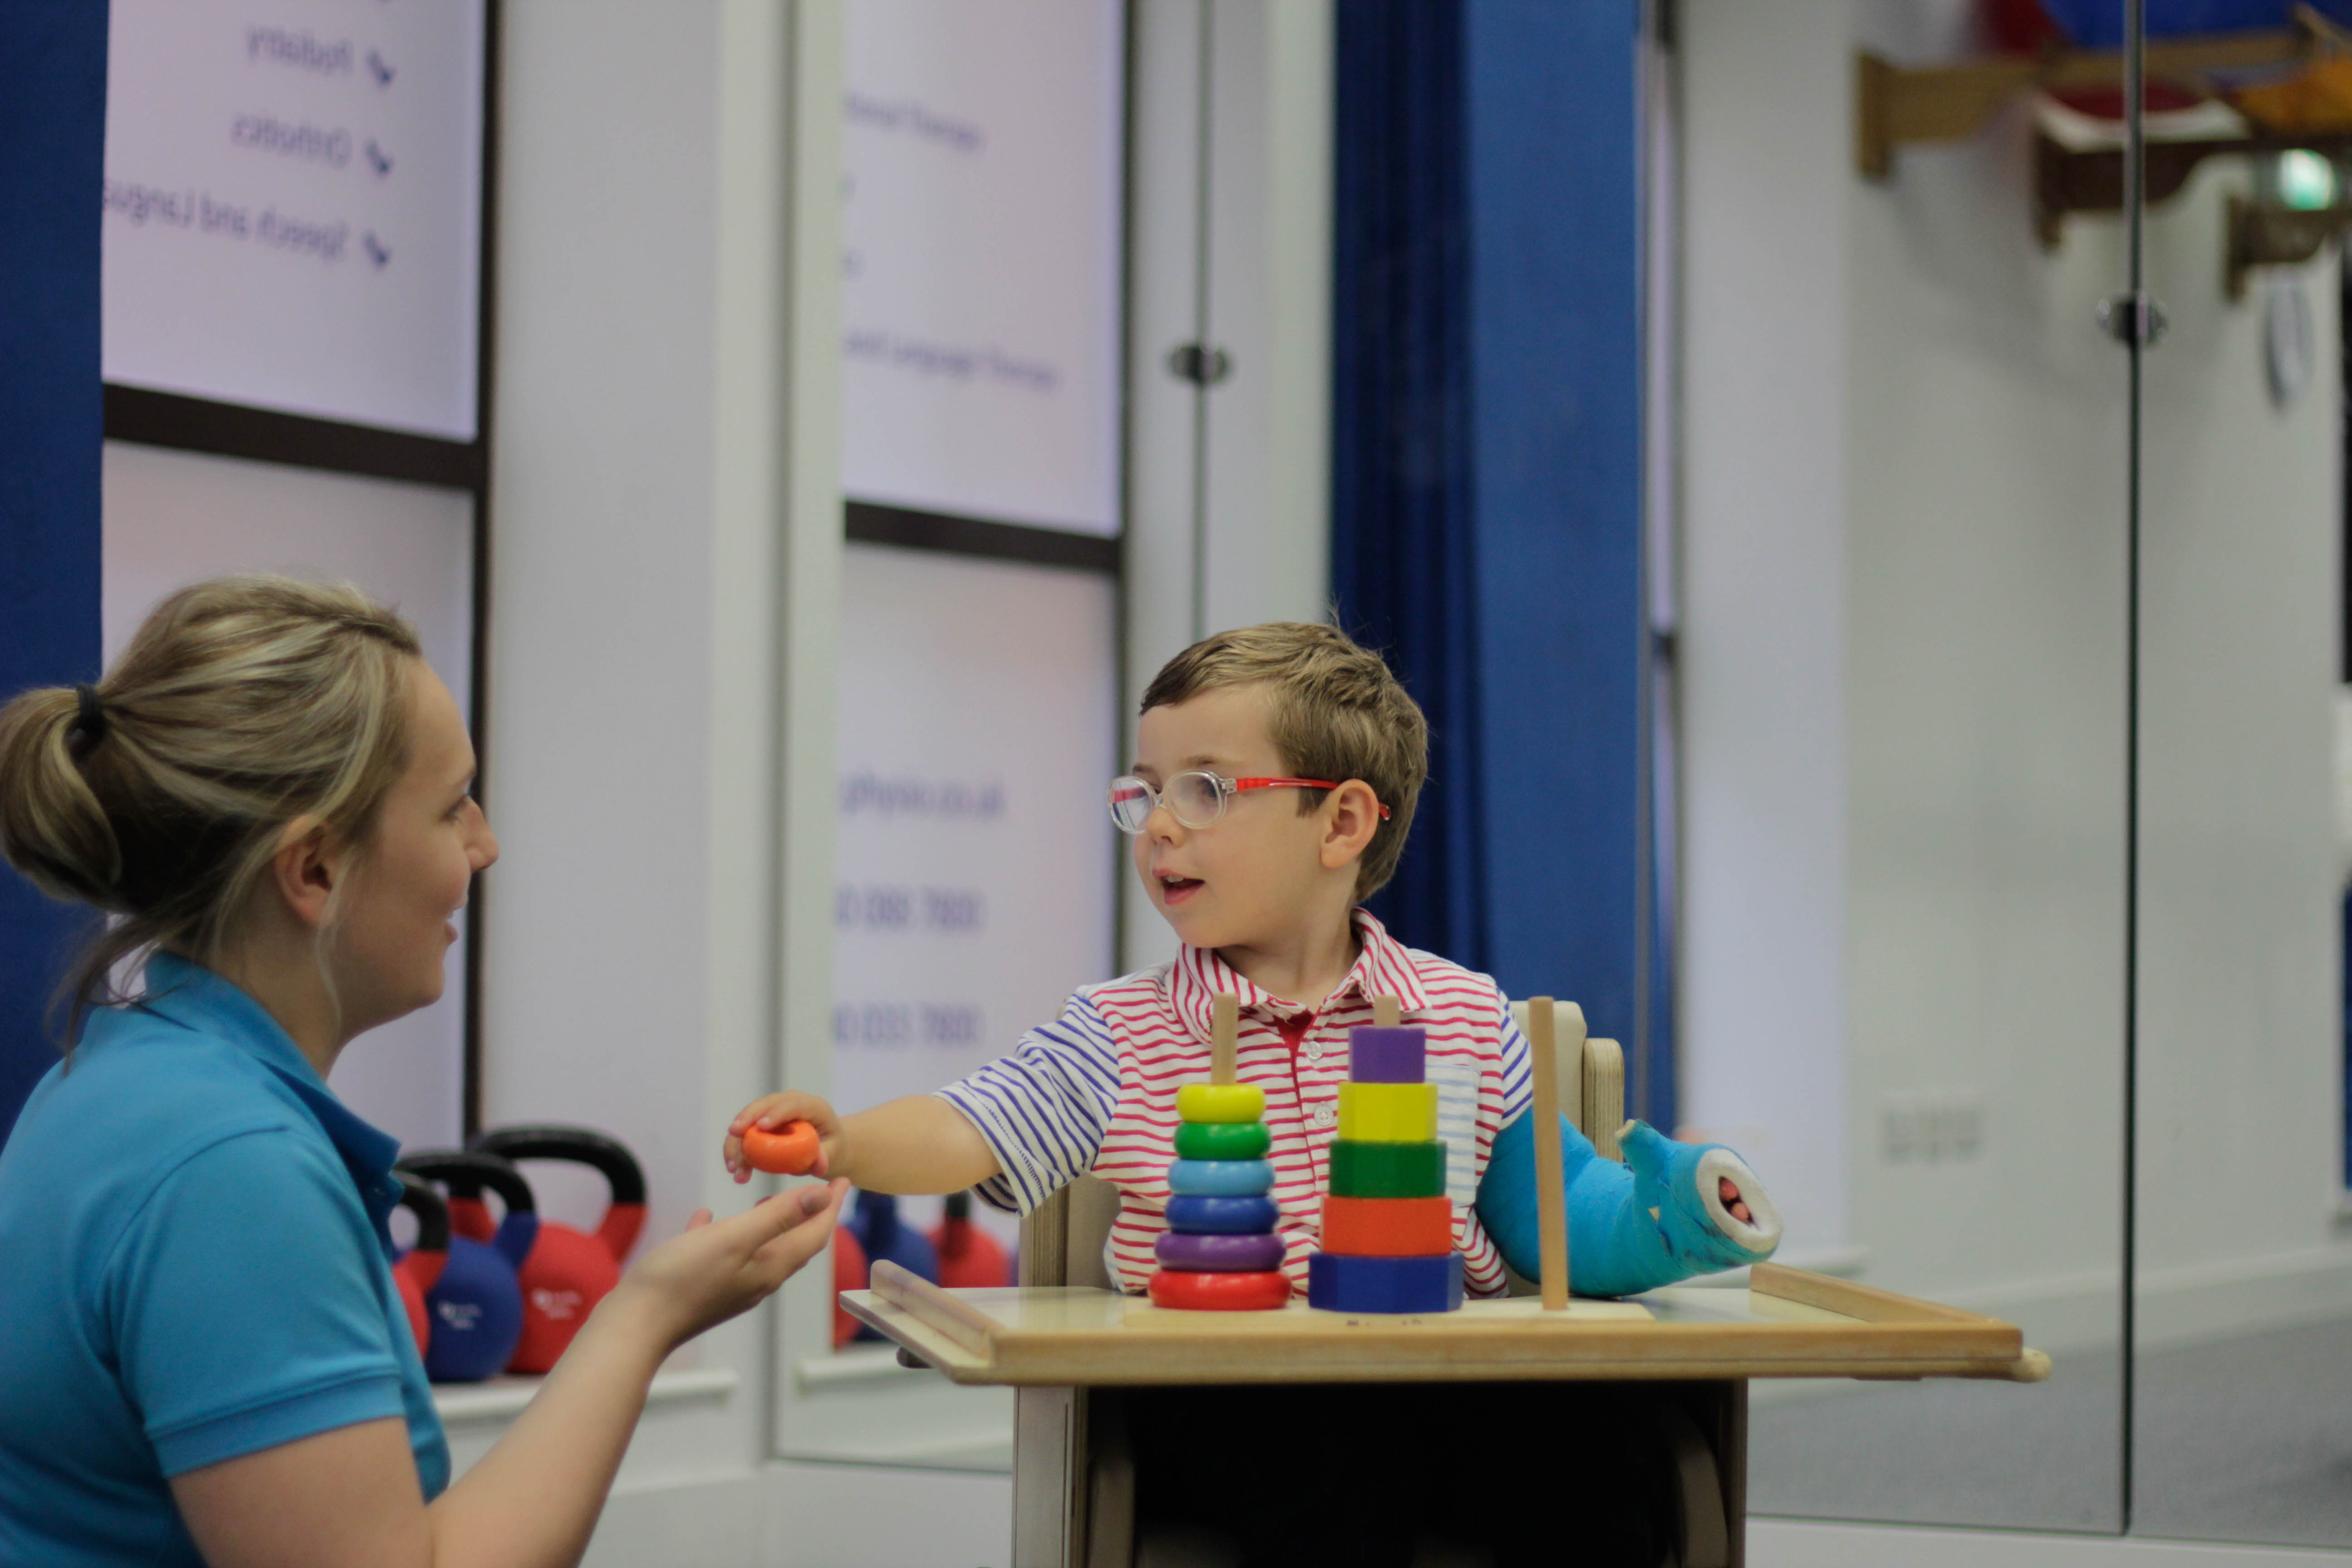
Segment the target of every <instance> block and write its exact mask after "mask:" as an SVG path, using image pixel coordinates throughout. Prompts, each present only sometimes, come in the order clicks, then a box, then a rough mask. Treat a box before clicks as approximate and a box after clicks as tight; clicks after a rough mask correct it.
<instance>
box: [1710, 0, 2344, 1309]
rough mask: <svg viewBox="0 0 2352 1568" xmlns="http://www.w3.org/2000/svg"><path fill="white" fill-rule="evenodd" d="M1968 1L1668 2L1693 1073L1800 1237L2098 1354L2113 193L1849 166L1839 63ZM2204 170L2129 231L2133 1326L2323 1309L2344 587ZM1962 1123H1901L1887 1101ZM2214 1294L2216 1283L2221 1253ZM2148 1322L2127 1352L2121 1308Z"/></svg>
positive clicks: (2115, 986) (1795, 1241)
mask: <svg viewBox="0 0 2352 1568" xmlns="http://www.w3.org/2000/svg"><path fill="white" fill-rule="evenodd" d="M1968 26H1969V9H1968V8H1967V7H1965V6H1963V5H1958V4H1957V3H1956V0H1954V3H1939V4H1937V5H1929V6H1905V7H1899V8H1898V7H1895V6H1891V5H1887V6H1880V5H1852V4H1848V3H1846V0H1829V3H1812V4H1794V3H1784V4H1781V5H1769V6H1763V7H1759V6H1756V5H1735V4H1728V3H1717V0H1699V3H1695V4H1692V5H1689V6H1687V7H1686V8H1685V10H1684V12H1683V14H1682V34H1681V38H1682V49H1683V56H1682V68H1683V70H1684V71H1685V80H1684V83H1683V100H1684V103H1685V138H1684V145H1683V156H1684V160H1685V188H1684V192H1683V203H1684V205H1683V222H1684V225H1685V233H1686V235H1687V237H1688V249H1687V251H1686V253H1685V310H1686V312H1687V314H1686V318H1685V342H1686V345H1687V346H1686V349H1685V361H1684V364H1683V381H1684V388H1685V391H1684V405H1683V409H1684V418H1685V425H1684V430H1683V444H1684V451H1685V466H1684V471H1683V479H1684V483H1685V492H1684V505H1683V517H1682V526H1683V547H1684V552H1685V563H1684V574H1685V576H1684V584H1683V586H1684V591H1685V600H1684V603H1685V633H1684V638H1683V651H1684V660H1685V666H1684V670H1685V683H1686V685H1685V692H1686V696H1685V735H1684V741H1685V753H1686V759H1687V763H1686V773H1685V788H1686V795H1685V814H1686V815H1685V910H1686V913H1685V948H1684V973H1683V976H1682V984H1683V987H1684V991H1683V1004H1684V1014H1683V1017H1684V1020H1685V1064H1686V1068H1685V1070H1686V1073H1687V1077H1686V1079H1685V1097H1686V1105H1687V1106H1688V1108H1689V1115H1690V1119H1691V1120H1692V1121H1694V1122H1697V1123H1701V1124H1704V1125H1706V1126H1708V1127H1710V1128H1713V1129H1717V1130H1718V1131H1723V1132H1726V1133H1729V1134H1731V1135H1733V1136H1734V1138H1735V1140H1736V1139H1737V1138H1738V1135H1739V1134H1740V1133H1741V1131H1743V1130H1746V1129H1751V1128H1753V1129H1760V1131H1761V1135H1760V1136H1756V1137H1752V1138H1751V1141H1752V1142H1755V1143H1757V1144H1758V1145H1759V1147H1757V1148H1756V1149H1755V1150H1754V1151H1753V1152H1755V1153H1756V1155H1757V1158H1758V1163H1759V1167H1760V1169H1761V1170H1762V1171H1763V1173H1765V1174H1766V1175H1767V1177H1768V1179H1769V1180H1771V1181H1772V1182H1773V1183H1774V1185H1775V1190H1776V1193H1777V1194H1779V1195H1780V1199H1781V1204H1782V1208H1783V1210H1784V1212H1785V1213H1787V1214H1788V1215H1789V1216H1790V1249H1791V1250H1792V1251H1802V1250H1804V1249H1807V1248H1810V1247H1818V1246H1822V1245H1824V1244H1829V1243H1834V1242H1847V1243H1853V1244H1858V1245H1859V1246H1860V1247H1864V1248H1865V1249H1866V1252H1867V1257H1868V1268H1867V1277H1868V1278H1870V1279H1874V1280H1877V1281H1879V1282H1882V1283H1885V1284H1888V1285H1891V1286H1894V1287H1895V1288H1897V1289H1916V1290H1919V1291H1922V1292H1925V1293H1927V1294H1931V1295H1940V1296H1943V1297H1946V1298H1948V1299H1957V1300H1964V1301H1968V1302H1970V1303H1974V1304H1980V1305H1982V1306H1984V1307H1985V1308H1987V1309H1988V1310H2001V1311H2004V1312H2007V1313H2010V1314H2012V1315H2014V1316H2016V1317H2017V1318H2019V1319H2020V1320H2021V1321H2023V1322H2024V1323H2025V1325H2026V1327H2027V1330H2028V1333H2029V1337H2030V1338H2033V1339H2034V1340H2035V1341H2036V1342H2051V1343H2053V1344H2056V1345H2062V1346H2063V1345H2081V1344H2088V1343H2095V1342H2099V1341H2100V1340H2102V1339H2105V1340H2107V1341H2109V1342H2111V1341H2112V1338H2113V1334H2114V1331H2115V1327H2116V1281H2117V1272H2116V1270H2117V1268H2118V1265H2119V1259H2120V1220H2119V1216H2120V1212H2121V1207H2122V1203H2121V1198H2122V1194H2121V1190H2120V1172H2121V1143H2120V1140H2121V1121H2120V1112H2121V1104H2122V1092H2123V1090H2122V1073H2121V1062H2122V1038H2123V1026H2124V1008H2123V990H2122V985H2123V981H2122V976H2123V966H2124V940H2125V938H2124V905H2123V877H2124V837H2123V834H2124V818H2123V807H2124V789H2125V763H2126V754H2125V747H2126V732H2125V699H2124V689H2125V658H2124V638H2125V612H2126V604H2125V593H2126V577H2125V571H2126V557H2125V551H2126V536H2125V517H2126V505H2125V501H2126V497H2125V483H2124V474H2125V460H2126V447H2125V429H2126V426H2125V413H2126V383H2125V374H2126V362H2125V358H2124V356H2123V354H2122V353H2121V352H2120V351H2119V350H2118V349H2117V348H2116V345H2114V344H2113V343H2112V342H2108V341H2106V340H2105V339H2104V338H2103V337H2102V336H2101V335H2100V334H2099V333H2098V332H2097V331H2096V330H2095V326H2094V324H2093V321H2094V312H2095V306H2096V303H2097V301H2098V300H2100V299H2101V298H2102V297H2103V296H2104V295H2105V294H2107V293H2110V292H2112V291H2114V290H2115V289H2118V288H2120V287H2121V282H2122V278H2123V265H2124V263H2123V254H2122V243H2121V228H2120V225H2119V224H2118V222H2117V221H2116V220H2115V219H2113V218H2095V217H2080V216H2078V217H2075V218H2073V219H2071V220H2069V222H2068V224H2067V226H2066V232H2065V236H2064V238H2063V243H2062V245H2061V246H2060V247H2058V248H2056V249H2055V250H2053V251H2045V250H2043V249H2042V247H2040V246H2039V245H2038V244H2037V243H2036V241H2035V240H2034V238H2033V236H2032V228H2031V223H2030V215H2029V210H2028V205H2027V204H2028V194H2029V192H2030V190H2031V180H2032V166H2031V134H2032V126H2031V123H2030V121H2029V120H2028V119H2027V118H2026V115H2025V111H2024V110H2015V111H2012V112H2011V113H2009V114H2008V115H2006V116H2005V117H2003V118H2002V119H2001V120H2000V121H1999V122H1998V123H1996V124H1995V125H1994V126H1992V127H1991V128H1990V129H1989V130H1988V131H1987V132H1985V133H1984V134H1983V135H1981V136H1980V137H1979V138H1977V139H1975V140H1973V141H1971V142H1967V143H1962V144H1957V145H1953V146H1948V147H1926V148H1921V147H1912V148H1906V149H1904V150H1903V151H1902V152H1901V153H1900V154H1899V156H1898V161H1897V174H1896V177H1895V180H1894V181H1893V182H1892V183H1891V184H1887V185H1885V186H1875V185H1871V184H1865V183H1864V182H1862V181H1861V180H1860V179H1859V177H1858V176H1856V175H1855V174H1853V154H1852V149H1851V143H1850V140H1849V138H1850V135H1851V130H1850V127H1851V125H1852V100H1851V90H1850V87H1851V83H1850V75H1851V70H1852V65H1851V55H1852V50H1853V47H1855V46H1856V44H1857V43H1866V44H1868V45H1870V46H1871V47H1877V48H1879V49H1881V50H1883V51H1885V52H1886V53H1887V54H1889V55H1890V56H1892V57H1893V58H1896V59H1904V60H1921V59H1932V58H1946V57H1950V56H1955V55H1959V54H1963V53H1966V52H1967V51H1968V49H1969V47H1970V45H1971V40H1970V38H1969V31H1968ZM2243 179H2244V174H2243V171H2242V168H2241V169H2233V168H2231V167H2230V166H2229V165H2228V164H2226V163H2214V164H2211V165H2209V166H2208V168H2207V169H2206V170H2205V171H2204V172H2202V173H2200V175H2199V177H2198V179H2197V181H2196V182H2195V183H2194V184H2192V186H2191V188H2190V190H2189V192H2188V193H2187V194H2186V195H2184V196H2183V197H2182V198H2181V199H2180V200H2179V202H2178V203H2176V204H2174V205H2172V206H2170V207H2168V208H2167V209H2165V210H2163V211H2162V212H2161V213H2159V214H2158V216H2156V217H2154V218H2153V219H2152V220H2151V223H2150V227H2149V236H2150V281H2151V284H2152V286H2153V288H2154V289H2155V290H2156V291H2157V293H2158V295H2159V296H2160V297H2161V298H2162V299H2163V300H2164V302H2165V304H2166V307H2167V309H2168V310H2169V312H2170V313H2171V316H2172V319H2173V321H2174V330H2173V331H2172V334H2171V335H2170V337H2168V339H2167V341H2166V342H2164V343H2163V345H2162V346H2160V347H2159V348H2158V349H2157V350H2156V351H2154V353H2151V354H2150V355H2149V356H2148V360H2147V364H2148V381H2147V386H2148V426H2147V431H2148V459H2147V470H2146V473H2147V495H2148V505H2147V510H2146V518H2147V524H2146V527H2147V532H2146V542H2145V547H2144V556H2143V559H2144V562H2145V565H2146V572H2147V579H2146V584H2145V589H2144V594H2143V599H2142V603H2143V605H2144V607H2145V613H2146V616H2147V621H2146V626H2145V629H2144V642H2143V647H2144V649H2145V651H2146V659H2145V664H2144V671H2143V679H2144V680H2145V683H2146V684H2145V705H2144V709H2143V712H2144V716H2145V721H2146V725H2147V731H2146V736H2145V744H2144V748H2143V752H2142V758H2141V762H2142V770H2141V776H2142V781H2143V788H2144V795H2143V799H2144V802H2145V806H2146V811H2147V817H2146V822H2145V826H2144V832H2143V838H2142V844H2143V851H2144V860H2143V875H2144V884H2143V897H2142V901H2141V906H2140V908H2141V911H2142V920H2143V931H2142V939H2143V940H2142V946H2141V951H2140V966H2141V974H2142V977H2143V990H2142V994H2141V1001H2142V1013H2141V1019H2142V1025H2141V1027H2142V1033H2141V1050H2140V1058H2139V1059H2140V1063H2141V1071H2140V1084H2141V1094H2142V1106H2143V1120H2142V1131H2143V1135H2144V1138H2145V1140H2146V1141H2145V1142H2143V1144H2142V1165H2141V1169H2142V1184H2141V1208H2140V1213H2141V1216H2142V1229H2141V1237H2142V1242H2143V1252H2142V1256H2141V1268H2142V1274H2141V1283H2142V1301H2143V1308H2144V1318H2143V1331H2144V1334H2146V1335H2147V1336H2150V1337H2155V1338H2163V1337H2175V1338H2177V1337H2181V1336H2185V1335H2189V1334H2194V1333H2205V1332H2214V1331H2222V1330H2224V1329H2227V1328H2229V1327H2231V1326H2232V1325H2233V1324H2234V1325H2237V1326H2241V1327H2242V1326H2246V1325H2249V1324H2252V1323H2254V1322H2259V1321H2281V1320H2284V1319H2285V1318H2289V1317H2294V1316H2303V1315H2309V1314H2311V1313H2314V1312H2322V1311H2327V1310H2347V1308H2352V1256H2347V1252H2346V1251H2345V1250H2344V1249H2343V1248H2342V1247H2341V1246H2340V1245H2339V1244H2338V1243H2337V1242H2336V1239H2335V1234H2334V1231H2333V1230H2332V1228H2331V1226H2332V1213H2333V1208H2332V1205H2333V1194H2334V1178H2333V1169H2334V1165H2335V1163H2336V1159H2337V1157H2338V1151H2339V1149H2340V1131H2339V1130H2338V1129H2337V1128H2336V1121H2335V1119H2336V1117H2337V1116H2338V1115H2340V1105H2341V1098H2340V1093H2339V1091H2338V1087H2337V1084H2338V1080H2337V1069H2336V1053H2337V1050H2338V1048H2339V1044H2338V1041H2337V1039H2336V1030H2337V1028H2338V1026H2337V1024H2336V1022H2335V1021H2334V1017H2333V1012H2334V1000H2333V998H2334V991H2333V987H2334V985H2335V984H2336V981H2335V960H2334V958H2333V952H2334V947H2333V944H2334V942H2335V941H2336V928H2335V923H2334V922H2335V917H2334V910H2333V907H2332V902H2331V891H2330V889H2331V884H2330V881H2329V878H2330V876H2331V875H2332V870H2331V867H2332V865H2333V860H2332V851H2331V849H2330V845H2331V843H2332V837H2331V835H2332V831H2333V830H2332V827H2331V826H2330V820H2331V819H2330V817H2329V816H2328V810H2327V799H2328V796H2327V781H2328V771H2327V770H2328V750H2327V748H2328V745H2329V737H2330V734H2331V733H2332V731H2331V730H2330V722H2331V721H2330V719H2329V716H2328V707H2327V701H2328V698H2327V693H2328V689H2329V683H2330V681H2331V679H2332V678H2333V663H2334V653H2333V648H2334V642H2333V638H2334V636H2335V610H2334V602H2333V595H2334V594H2335V592H2336V582H2337V578H2336V568H2335V545H2334V540H2335V536H2336V528H2337V523H2336V521H2335V520H2336V507H2337V505H2338V504H2339V503H2338V500H2337V497H2338V494H2339V491H2338V484H2339V480H2338V477H2337V470H2336V464H2337V458H2336V452H2335V448H2334V443H2335V429H2336V426H2335V417H2336V415H2335V409H2336V405H2335V394H2334V388H2335V386H2336V376H2337V371H2336V353H2335V348H2334V341H2335V331H2336V325H2335V312H2334V304H2333V297H2332V296H2333V287H2332V281H2331V279H2332V278H2333V272H2332V263H2330V264H2323V265H2321V266H2318V267H2315V268H2313V269H2312V274H2313V280H2314V288H2313V296H2314V302H2315V306H2316V307H2317V310H2316V315H2317V327H2318V338H2319V342H2320V345H2321V356H2320V363H2319V369H2318V371H2317V374H2316V375H2315V390H2314V392H2313V393H2312V395H2310V396H2308V397H2307V398H2306V399H2305V401H2304V402H2303V403H2302V404H2301V405H2298V406H2296V407H2295V408H2294V409H2293V410H2292V411H2289V412H2286V413H2284V414H2282V413H2279V412H2276V411H2274V410H2273V409H2272V408H2271V406H2270V405H2269V404H2268V402H2267V401H2266V398H2265V396H2264V395H2263V390H2262V384H2261V362H2260V358H2259V354H2258V352H2257V350H2258V346H2259V345H2258V339H2257V335H2256V334H2257V327H2258V321H2257V313H2256V311H2255V310H2253V309H2252V307H2250V306H2236V307H2231V306H2227V305H2225V304H2224V302H2223V301H2222V300H2221V291H2220V280H2219V258H2220V254H2221V210H2220V209H2221V198H2222V195H2223V193H2224V191H2225V190H2226V189H2227V188H2229V187H2230V186H2231V185H2233V184H2242V181H2243ZM1923 1105H1930V1106H1944V1107H1948V1108H1956V1109H1958V1110H1961V1111H1962V1112H1963V1113H1964V1114H1965V1113H1969V1112H1972V1113H1973V1114H1974V1116H1975V1118H1976V1121H1977V1123H1978V1125H1979V1128H1980V1137H1979V1140H1978V1142H1977V1145H1976V1150H1975V1152H1974V1153H1973V1155H1967V1154H1961V1155H1958V1156H1955V1157H1951V1158H1946V1159H1940V1160H1933V1161H1930V1160H1926V1159H1922V1158H1919V1157H1917V1156H1916V1155H1914V1156H1913V1157H1909V1158H1903V1157H1897V1156H1896V1155H1895V1153H1894V1152H1893V1151H1892V1150H1891V1149H1890V1147H1889V1145H1888V1141H1887V1131H1888V1126H1887V1119H1888V1116H1889V1113H1890V1112H1900V1111H1903V1110H1906V1109H1916V1108H1918V1107H1920V1106H1923ZM2225 1281H2226V1282H2228V1283H2227V1284H2225ZM2144 1342H2146V1340H2145V1339H2144Z"/></svg>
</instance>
